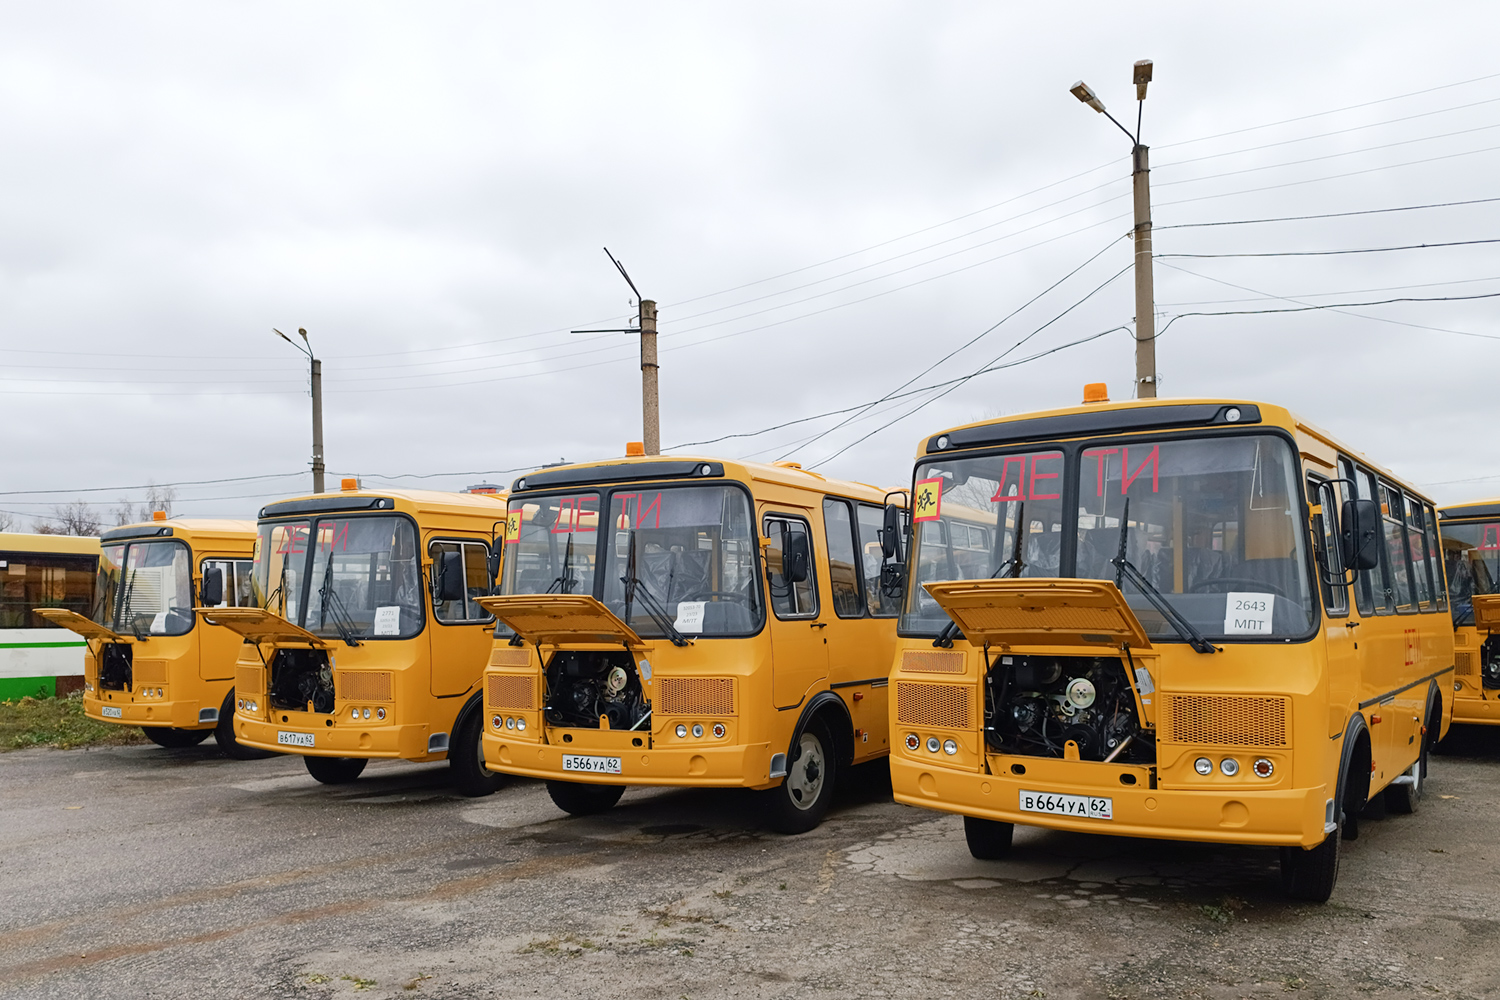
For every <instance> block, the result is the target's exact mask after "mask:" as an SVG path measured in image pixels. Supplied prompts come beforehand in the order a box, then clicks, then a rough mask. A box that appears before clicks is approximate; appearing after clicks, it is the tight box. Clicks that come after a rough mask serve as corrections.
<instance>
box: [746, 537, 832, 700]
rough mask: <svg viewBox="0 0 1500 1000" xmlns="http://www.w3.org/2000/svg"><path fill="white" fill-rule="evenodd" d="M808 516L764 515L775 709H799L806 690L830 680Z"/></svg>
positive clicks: (814, 552)
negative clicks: (819, 682) (820, 682)
mask: <svg viewBox="0 0 1500 1000" xmlns="http://www.w3.org/2000/svg"><path fill="white" fill-rule="evenodd" d="M809 513H810V512H809V511H803V512H800V513H797V514H787V513H781V512H774V513H765V512H763V514H762V521H761V531H762V537H763V538H764V539H765V544H764V546H763V551H764V552H765V560H766V565H765V575H766V589H767V590H768V591H769V600H768V601H767V604H768V606H769V607H770V609H771V617H770V621H769V625H768V628H769V632H770V636H771V700H772V703H773V704H774V705H775V706H776V707H777V708H779V709H787V708H795V707H796V706H798V705H800V704H802V702H803V700H804V699H805V697H806V695H807V691H808V689H809V688H811V687H812V686H813V685H814V684H816V683H817V682H818V681H820V680H822V679H823V678H825V677H826V676H827V675H828V637H827V636H826V635H824V633H825V632H826V631H827V624H828V623H827V622H825V621H822V620H821V617H822V609H821V608H820V607H819V603H820V602H819V600H818V584H817V559H816V557H815V554H816V551H817V549H816V546H814V544H813V533H812V530H811V527H810V524H811V521H810V519H809V517H808V516H807V515H808V514H809Z"/></svg>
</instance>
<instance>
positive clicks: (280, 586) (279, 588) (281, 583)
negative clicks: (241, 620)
mask: <svg viewBox="0 0 1500 1000" xmlns="http://www.w3.org/2000/svg"><path fill="white" fill-rule="evenodd" d="M290 561H291V560H289V559H287V557H286V556H285V555H284V554H283V555H282V557H281V576H280V578H279V579H278V580H277V581H276V589H275V590H273V591H271V594H270V596H269V597H267V598H266V603H265V604H262V605H261V610H262V611H269V610H270V608H271V602H272V601H274V600H276V598H277V597H278V596H279V595H281V594H283V593H285V592H286V567H287V563H288V562H290ZM281 609H282V611H285V610H286V601H284V600H283V601H282V602H281ZM282 617H283V618H284V617H286V616H285V615H282Z"/></svg>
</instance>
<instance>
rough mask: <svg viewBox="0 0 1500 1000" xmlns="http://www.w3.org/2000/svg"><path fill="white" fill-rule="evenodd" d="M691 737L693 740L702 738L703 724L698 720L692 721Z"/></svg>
mask: <svg viewBox="0 0 1500 1000" xmlns="http://www.w3.org/2000/svg"><path fill="white" fill-rule="evenodd" d="M693 739H695V740H701V739H703V724H702V723H699V722H695V723H693Z"/></svg>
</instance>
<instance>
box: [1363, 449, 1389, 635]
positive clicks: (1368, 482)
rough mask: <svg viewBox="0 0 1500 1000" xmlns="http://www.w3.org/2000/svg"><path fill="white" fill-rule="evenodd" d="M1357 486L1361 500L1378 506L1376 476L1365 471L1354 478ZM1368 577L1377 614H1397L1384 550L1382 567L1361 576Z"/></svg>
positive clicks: (1378, 496) (1382, 552)
mask: <svg viewBox="0 0 1500 1000" xmlns="http://www.w3.org/2000/svg"><path fill="white" fill-rule="evenodd" d="M1354 481H1355V484H1356V485H1357V486H1358V487H1359V498H1360V499H1361V500H1374V501H1375V502H1376V504H1377V505H1378V504H1379V502H1380V494H1379V492H1378V491H1377V489H1376V487H1375V476H1374V474H1373V473H1371V472H1367V471H1366V470H1364V469H1360V470H1359V474H1358V475H1357V476H1355V477H1354ZM1360 575H1361V576H1366V577H1368V578H1369V581H1370V593H1371V596H1372V597H1373V598H1374V601H1375V613H1376V614H1377V615H1390V614H1395V612H1396V592H1395V589H1394V587H1393V586H1392V583H1391V566H1390V560H1389V559H1387V558H1386V556H1385V552H1384V551H1383V550H1382V551H1381V554H1380V565H1379V566H1376V567H1375V568H1374V569H1370V570H1365V571H1364V572H1363V573H1361V574H1360Z"/></svg>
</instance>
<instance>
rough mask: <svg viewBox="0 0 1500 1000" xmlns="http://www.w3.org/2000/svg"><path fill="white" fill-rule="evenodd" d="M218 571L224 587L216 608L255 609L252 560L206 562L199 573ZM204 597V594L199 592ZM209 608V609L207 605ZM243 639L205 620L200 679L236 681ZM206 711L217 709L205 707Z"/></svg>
mask: <svg viewBox="0 0 1500 1000" xmlns="http://www.w3.org/2000/svg"><path fill="white" fill-rule="evenodd" d="M214 569H216V570H218V571H219V582H220V585H221V587H222V590H221V592H220V593H221V599H220V600H219V602H218V603H217V604H214V605H211V606H212V607H215V608H251V607H255V600H254V597H253V596H252V595H251V592H250V560H248V559H204V560H203V562H202V565H201V566H200V567H199V572H200V573H202V574H203V575H205V576H206V575H207V574H208V571H209V570H214ZM199 595H200V596H201V595H202V591H200V592H199ZM205 606H208V605H205ZM244 644H245V639H244V636H242V635H240V634H239V633H238V632H232V631H230V630H229V629H227V628H216V627H214V626H212V625H209V624H208V623H207V622H203V621H202V620H200V621H199V623H198V641H197V643H196V644H195V645H196V646H197V648H198V676H199V677H201V678H202V679H203V680H206V681H227V680H232V679H233V678H234V665H235V662H236V661H237V660H239V658H240V647H241V646H243V645H244ZM204 707H205V708H213V707H216V706H212V705H205V706H204Z"/></svg>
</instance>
